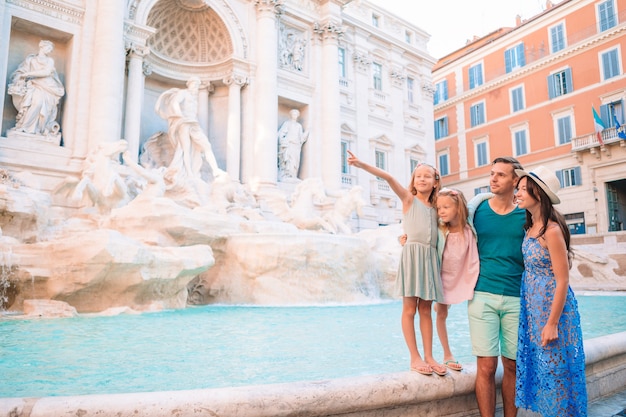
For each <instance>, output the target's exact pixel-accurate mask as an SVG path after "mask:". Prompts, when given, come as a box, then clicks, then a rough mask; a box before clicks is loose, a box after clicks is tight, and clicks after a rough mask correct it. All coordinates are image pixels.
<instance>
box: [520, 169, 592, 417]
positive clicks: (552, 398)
mask: <svg viewBox="0 0 626 417" xmlns="http://www.w3.org/2000/svg"><path fill="white" fill-rule="evenodd" d="M515 172H516V173H517V175H518V176H519V177H520V181H519V183H518V187H517V188H518V191H517V193H516V194H515V197H516V199H517V204H518V207H520V208H524V209H526V225H525V227H524V228H525V229H526V236H525V237H524V241H523V243H522V253H523V255H524V269H525V270H524V275H523V278H522V286H521V311H520V323H519V339H518V350H517V383H516V393H515V405H516V406H517V407H520V408H526V409H530V410H532V411H534V412H538V413H541V415H542V416H544V417H549V416H554V417H557V416H578V417H581V416H586V415H587V390H586V385H585V352H584V350H583V336H582V331H581V328H580V316H579V314H578V304H577V302H576V298H575V297H574V293H573V291H572V289H571V288H570V286H569V268H570V266H571V265H570V254H571V250H570V232H569V229H568V227H567V224H566V223H565V219H564V217H563V215H561V213H559V212H558V211H556V210H555V209H554V204H558V203H560V199H559V197H558V196H557V195H556V192H557V191H558V190H559V189H560V183H559V180H558V178H557V177H556V175H555V174H554V173H553V172H551V171H549V170H548V169H546V168H545V167H542V166H540V167H538V168H536V169H535V170H533V171H530V172H526V171H523V170H520V169H516V170H515Z"/></svg>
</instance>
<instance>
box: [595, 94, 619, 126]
mask: <svg viewBox="0 0 626 417" xmlns="http://www.w3.org/2000/svg"><path fill="white" fill-rule="evenodd" d="M613 116H615V117H613ZM600 118H601V119H602V121H603V122H604V126H606V127H607V129H608V128H609V127H616V125H615V118H617V120H618V122H619V124H620V125H621V124H624V105H623V102H622V101H621V100H618V101H614V102H612V103H608V104H603V105H602V106H600Z"/></svg>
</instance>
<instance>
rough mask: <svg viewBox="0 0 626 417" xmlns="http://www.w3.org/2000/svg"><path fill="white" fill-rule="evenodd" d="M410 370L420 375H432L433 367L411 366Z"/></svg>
mask: <svg viewBox="0 0 626 417" xmlns="http://www.w3.org/2000/svg"><path fill="white" fill-rule="evenodd" d="M411 372H417V373H418V374H422V375H432V374H433V368H431V367H430V365H422V366H411Z"/></svg>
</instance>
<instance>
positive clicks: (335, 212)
mask: <svg viewBox="0 0 626 417" xmlns="http://www.w3.org/2000/svg"><path fill="white" fill-rule="evenodd" d="M366 204H367V203H366V202H365V199H364V198H363V187H361V186H359V185H357V186H355V187H352V188H351V189H350V190H348V191H347V192H344V193H343V194H342V195H341V196H339V197H338V198H337V200H336V201H335V204H334V206H333V208H332V210H330V211H328V212H326V213H324V214H323V215H322V218H323V219H324V220H326V221H327V222H328V223H329V224H330V225H331V226H332V227H333V229H334V233H337V234H350V233H352V230H351V229H350V226H348V224H347V223H348V220H349V219H350V215H351V214H352V213H353V212H355V211H356V213H357V215H358V216H363V207H365V205H366Z"/></svg>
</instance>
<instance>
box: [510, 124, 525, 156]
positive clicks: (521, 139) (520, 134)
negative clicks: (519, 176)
mask: <svg viewBox="0 0 626 417" xmlns="http://www.w3.org/2000/svg"><path fill="white" fill-rule="evenodd" d="M513 142H514V145H515V156H520V155H526V154H527V153H528V139H527V138H526V129H523V130H518V131H516V132H513Z"/></svg>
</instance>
